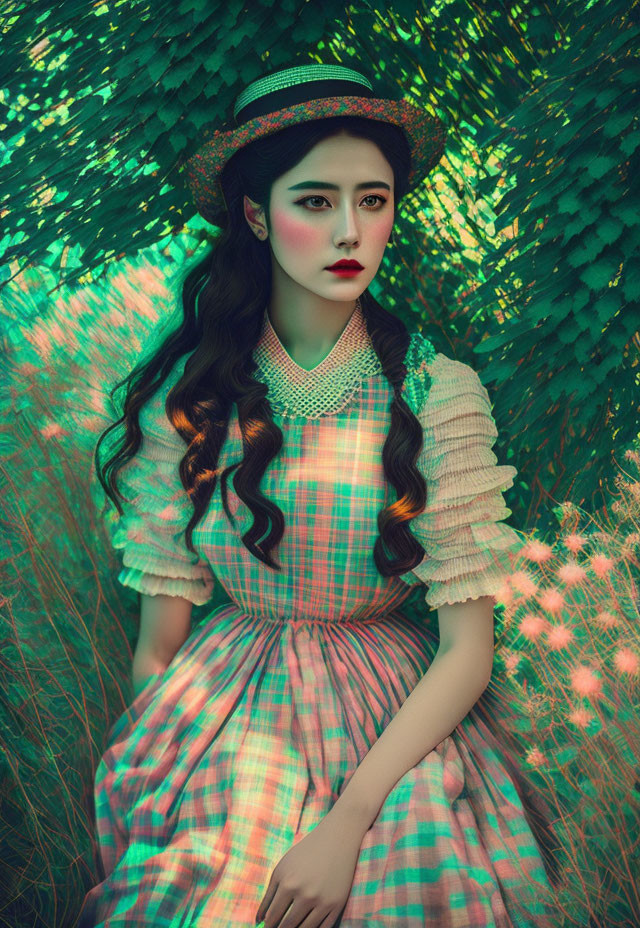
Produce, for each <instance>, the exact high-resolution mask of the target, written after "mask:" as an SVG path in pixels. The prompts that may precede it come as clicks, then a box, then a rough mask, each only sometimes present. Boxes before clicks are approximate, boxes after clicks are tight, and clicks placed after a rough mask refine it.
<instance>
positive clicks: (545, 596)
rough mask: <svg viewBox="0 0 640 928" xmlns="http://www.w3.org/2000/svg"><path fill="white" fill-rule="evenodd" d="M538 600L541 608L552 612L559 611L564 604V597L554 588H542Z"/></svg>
mask: <svg viewBox="0 0 640 928" xmlns="http://www.w3.org/2000/svg"><path fill="white" fill-rule="evenodd" d="M538 602H539V603H540V605H541V606H542V608H543V609H545V610H546V611H547V612H551V613H552V614H555V613H558V612H560V610H561V609H562V608H563V607H564V605H565V601H564V597H563V596H562V594H561V593H560V592H559V590H555V589H548V590H543V592H542V593H540V595H539V596H538Z"/></svg>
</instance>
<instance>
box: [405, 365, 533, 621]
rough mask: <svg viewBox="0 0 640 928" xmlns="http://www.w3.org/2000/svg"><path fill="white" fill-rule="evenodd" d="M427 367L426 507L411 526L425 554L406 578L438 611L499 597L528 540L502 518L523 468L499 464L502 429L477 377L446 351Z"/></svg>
mask: <svg viewBox="0 0 640 928" xmlns="http://www.w3.org/2000/svg"><path fill="white" fill-rule="evenodd" d="M423 368H424V369H426V370H427V372H428V374H429V376H430V378H431V384H430V386H429V388H428V393H427V395H426V399H425V400H424V403H423V404H422V405H421V407H420V408H419V410H418V413H417V415H418V418H419V419H420V421H421V423H422V426H423V431H424V444H423V449H422V452H421V454H420V456H419V458H418V461H417V466H418V467H419V469H420V470H421V472H422V474H423V476H424V477H425V480H426V483H427V505H426V508H425V510H424V512H423V513H421V514H420V515H419V516H417V517H416V518H415V519H413V520H412V521H411V523H410V528H411V531H412V533H413V534H414V535H415V537H416V538H417V539H418V541H419V542H420V544H421V545H422V546H423V548H424V549H425V556H424V558H423V560H422V561H421V563H420V564H419V565H418V566H417V567H415V568H414V569H413V570H412V571H409V573H408V574H405V575H403V578H407V577H409V576H410V575H411V577H413V580H411V579H410V580H408V581H407V582H413V583H415V582H416V580H415V578H418V580H420V581H422V582H423V583H425V584H428V590H427V592H426V594H425V600H426V602H427V603H428V605H429V606H431V608H433V609H436V608H437V607H438V606H441V605H443V604H444V603H456V602H464V601H465V600H466V599H478V598H479V597H480V596H486V595H492V594H495V593H497V592H498V591H499V590H500V588H501V587H502V585H503V584H504V581H505V575H506V574H508V573H511V572H512V571H513V569H514V567H513V563H514V559H515V555H516V553H517V552H518V551H519V550H520V548H521V547H522V545H523V541H524V536H523V535H522V534H520V533H518V532H517V531H516V530H515V529H513V528H512V527H511V526H509V525H506V524H505V523H504V522H502V521H501V520H503V519H505V518H507V517H508V516H510V515H511V510H510V509H509V508H508V507H507V506H506V505H505V502H504V498H503V496H502V491H503V490H506V489H508V488H509V487H511V486H512V484H513V480H514V477H515V476H516V474H517V469H516V468H515V467H513V466H512V465H506V464H502V465H499V464H498V463H497V458H496V455H495V454H494V453H493V451H492V450H491V449H492V446H493V445H494V443H495V440H496V438H497V437H498V430H497V428H496V424H495V421H494V418H493V415H492V412H491V402H490V399H489V394H488V392H487V390H486V388H485V387H484V386H483V384H482V382H481V380H480V378H479V376H478V374H477V373H476V372H475V371H474V370H473V368H472V367H470V366H469V365H468V364H464V363H462V362H460V361H456V360H453V359H451V358H448V357H447V356H446V355H443V354H441V353H438V354H436V355H435V358H434V359H433V360H432V362H431V363H430V364H429V365H423Z"/></svg>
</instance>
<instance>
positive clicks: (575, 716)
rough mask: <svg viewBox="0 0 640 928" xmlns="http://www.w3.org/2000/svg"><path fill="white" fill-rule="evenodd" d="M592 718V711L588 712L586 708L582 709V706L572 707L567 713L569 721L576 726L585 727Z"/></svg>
mask: <svg viewBox="0 0 640 928" xmlns="http://www.w3.org/2000/svg"><path fill="white" fill-rule="evenodd" d="M592 718H593V712H589V711H588V709H584V708H583V707H579V708H578V709H574V710H573V712H572V713H571V714H570V715H569V721H570V722H573V724H574V725H577V726H578V728H586V727H587V725H588V724H589V722H590V721H591V719H592Z"/></svg>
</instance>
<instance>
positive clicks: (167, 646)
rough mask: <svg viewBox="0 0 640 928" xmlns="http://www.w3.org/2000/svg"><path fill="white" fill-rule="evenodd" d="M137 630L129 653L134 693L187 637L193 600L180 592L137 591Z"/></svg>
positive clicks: (160, 671)
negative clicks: (177, 593)
mask: <svg viewBox="0 0 640 928" xmlns="http://www.w3.org/2000/svg"><path fill="white" fill-rule="evenodd" d="M140 602H141V606H140V634H139V636H138V641H137V644H136V649H135V653H134V656H133V670H132V677H133V688H134V695H135V696H137V695H138V693H140V692H141V690H143V689H144V687H145V686H146V684H147V683H148V682H149V680H150V679H151V678H152V677H153V676H154V675H161V674H163V673H164V671H165V670H166V669H167V667H168V666H169V664H170V663H171V661H172V660H173V658H174V656H175V654H176V653H177V652H178V651H179V650H180V648H181V647H182V645H183V644H184V643H185V641H186V640H187V638H188V637H189V633H190V631H191V611H192V609H193V603H192V602H190V600H188V599H184V598H183V597H182V596H167V595H165V594H163V593H160V594H158V595H155V596H150V595H147V594H146V593H141V594H140Z"/></svg>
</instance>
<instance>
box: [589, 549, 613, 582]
mask: <svg viewBox="0 0 640 928" xmlns="http://www.w3.org/2000/svg"><path fill="white" fill-rule="evenodd" d="M590 566H591V569H592V570H593V572H594V573H595V575H596V577H604V576H605V575H606V574H608V573H609V571H610V570H611V568H612V567H613V561H612V559H611V558H610V557H607V556H606V554H595V555H594V556H593V557H592V558H591V561H590Z"/></svg>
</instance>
